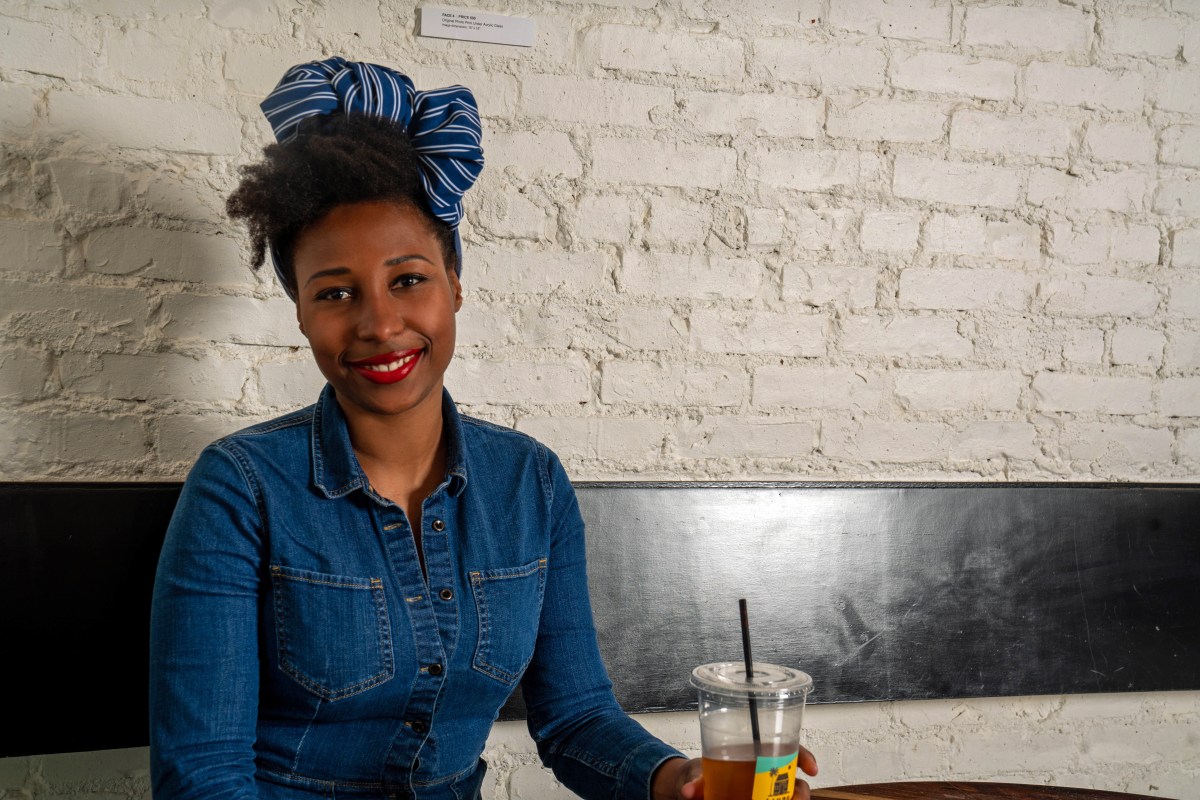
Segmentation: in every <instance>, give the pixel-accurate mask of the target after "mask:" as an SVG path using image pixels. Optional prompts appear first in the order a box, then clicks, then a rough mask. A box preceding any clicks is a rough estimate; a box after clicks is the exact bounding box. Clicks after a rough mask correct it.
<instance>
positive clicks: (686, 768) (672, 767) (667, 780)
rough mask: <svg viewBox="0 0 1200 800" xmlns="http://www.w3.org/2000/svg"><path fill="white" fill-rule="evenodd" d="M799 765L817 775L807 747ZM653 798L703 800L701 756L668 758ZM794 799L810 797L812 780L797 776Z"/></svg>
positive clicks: (657, 774)
mask: <svg viewBox="0 0 1200 800" xmlns="http://www.w3.org/2000/svg"><path fill="white" fill-rule="evenodd" d="M796 763H797V765H798V766H799V767H800V769H801V770H802V771H803V772H804V774H806V775H816V774H817V759H816V758H815V757H814V756H813V754H812V753H810V752H809V751H808V749H807V748H805V747H801V748H800V755H799V756H798V757H797V760H796ZM651 784H652V790H653V800H703V797H704V778H703V776H702V775H701V774H700V759H698V758H693V759H691V760H685V759H682V758H672V759H670V760H668V761H664V762H663V763H662V764H661V765H660V766H659V768H658V770H656V771H655V773H654V778H653V780H652V782H651ZM792 800H808V781H805V780H803V779H801V778H797V779H796V790H795V792H793V794H792Z"/></svg>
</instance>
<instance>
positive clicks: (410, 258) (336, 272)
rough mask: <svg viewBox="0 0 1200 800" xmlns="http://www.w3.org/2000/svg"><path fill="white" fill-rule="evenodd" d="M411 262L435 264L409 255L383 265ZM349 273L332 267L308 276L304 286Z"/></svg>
mask: <svg viewBox="0 0 1200 800" xmlns="http://www.w3.org/2000/svg"><path fill="white" fill-rule="evenodd" d="M409 261H424V262H425V263H427V264H431V265H432V264H433V262H432V261H430V260H429V259H428V258H426V257H425V256H420V255H416V254H413V255H409V256H397V257H395V258H389V259H388V260H387V261H385V262H383V265H384V266H385V267H396V266H399V265H401V264H406V263H408V262H409ZM349 272H350V268H349V267H330V268H329V269H319V270H317V271H316V272H314V273H313V274H312V275H309V276H308V280H306V281H305V282H304V285H305V286H308V285H309V284H310V283H312V282H313V281H315V280H316V279H317V278H328V277H330V276H334V275H346V274H347V273H349Z"/></svg>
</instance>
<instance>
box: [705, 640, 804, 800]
mask: <svg viewBox="0 0 1200 800" xmlns="http://www.w3.org/2000/svg"><path fill="white" fill-rule="evenodd" d="M692 685H693V686H695V687H696V688H697V689H699V690H700V745H701V748H702V752H701V756H702V758H703V769H704V800H791V797H792V792H793V791H794V790H795V788H796V756H797V754H798V753H799V751H800V725H801V722H802V720H803V717H804V701H805V699H806V698H807V697H808V693H809V691H810V690H811V689H812V678H810V677H809V676H808V675H806V674H805V673H803V672H800V671H799V670H795V669H790V668H788V667H781V666H778V665H777V664H762V663H757V662H756V663H755V664H754V674H753V676H752V677H751V678H750V679H749V680H747V678H746V665H745V664H744V663H742V662H725V663H719V664H705V665H704V666H701V667H696V668H695V669H694V670H692ZM752 720H753V721H754V722H757V725H755V724H754V722H752ZM755 728H757V741H756V738H755V737H756V734H755Z"/></svg>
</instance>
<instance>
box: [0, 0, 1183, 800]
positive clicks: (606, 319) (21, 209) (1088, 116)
mask: <svg viewBox="0 0 1200 800" xmlns="http://www.w3.org/2000/svg"><path fill="white" fill-rule="evenodd" d="M285 6H286V4H280V3H274V2H272V3H265V4H257V5H256V4H247V3H244V2H238V1H237V0H214V2H211V3H208V4H207V5H206V6H205V7H204V8H202V9H201V10H200V11H198V12H197V13H195V14H182V13H178V11H177V10H176V9H173V8H172V7H171V4H169V3H167V4H163V3H159V4H149V3H145V2H140V1H139V0H97V2H95V3H90V4H70V3H66V2H62V0H54V1H53V2H45V3H37V4H15V5H14V4H9V6H8V7H6V8H4V9H3V10H0V43H2V46H0V138H2V139H3V148H4V158H3V160H0V252H3V256H2V257H0V412H3V414H2V420H3V421H0V479H4V480H38V479H80V480H97V479H103V480H108V479H130V480H146V479H177V478H179V477H181V476H182V475H183V474H184V473H185V471H186V469H187V468H188V465H189V464H190V462H191V460H192V459H193V458H194V457H195V454H196V453H197V452H198V451H199V450H200V449H201V448H202V447H203V446H204V444H205V443H206V442H208V441H211V440H212V439H213V438H216V437H218V436H220V435H223V434H224V433H226V432H228V431H230V430H234V429H236V428H239V427H242V426H244V425H247V424H250V423H252V422H255V421H258V420H261V419H266V418H269V417H271V416H272V415H274V414H277V413H280V412H282V411H285V410H289V409H293V408H297V407H299V406H301V405H304V404H306V403H309V402H311V401H312V399H313V397H314V396H315V394H316V392H317V391H318V390H319V388H320V386H321V385H322V378H321V376H320V373H319V372H318V371H317V370H316V368H315V367H314V366H313V365H312V364H311V363H310V359H309V357H308V356H307V354H306V353H305V349H304V345H305V342H304V340H303V338H302V337H301V336H300V335H299V332H298V330H297V328H296V323H295V319H294V316H293V314H292V310H291V308H290V305H289V304H288V302H287V301H286V299H284V298H283V296H282V293H281V292H280V290H279V289H278V287H276V286H275V282H274V279H273V277H271V276H270V271H269V269H268V270H266V271H265V272H264V273H262V274H260V275H258V276H255V275H254V274H253V273H251V272H250V271H248V270H247V269H246V268H245V266H244V265H245V260H246V253H245V248H244V242H245V233H244V231H243V230H241V229H240V228H239V227H238V226H237V225H234V224H232V223H230V222H229V220H227V219H226V218H225V216H224V211H223V203H224V197H225V196H226V195H227V194H228V192H229V190H230V189H231V188H232V187H233V185H235V182H236V179H237V169H238V167H239V166H241V165H243V164H245V163H247V162H248V161H250V160H251V159H253V158H254V157H255V156H256V154H257V153H258V152H259V150H260V148H261V146H262V145H263V144H264V143H265V142H266V141H267V139H268V137H269V129H268V127H267V126H266V124H265V123H264V121H263V120H262V119H261V116H260V115H259V113H258V110H257V102H258V101H259V100H260V99H261V96H262V94H263V93H265V92H266V91H268V90H269V89H270V88H271V87H272V86H273V85H274V83H275V81H276V80H278V78H279V76H280V74H281V73H282V71H283V70H284V69H285V68H286V67H287V66H289V65H290V64H292V63H294V62H296V61H298V60H301V59H304V58H309V57H315V56H319V55H323V54H330V53H334V52H337V53H344V54H346V55H348V56H350V57H354V58H359V59H362V60H368V61H376V62H379V63H386V64H395V65H397V66H401V67H402V68H405V69H407V71H409V72H410V73H411V74H412V75H413V76H414V78H415V80H416V81H417V84H418V85H419V86H421V87H428V86H438V85H446V84H449V83H456V82H461V83H464V84H466V85H468V86H471V87H472V88H474V89H475V90H476V92H477V96H478V98H479V102H480V108H481V111H482V114H483V116H484V121H485V129H486V130H485V139H484V141H485V148H486V151H487V158H488V168H487V169H486V170H485V173H484V177H483V179H482V180H481V181H480V184H479V186H478V187H477V189H475V190H473V191H472V192H471V193H470V194H468V196H467V200H466V207H467V217H468V221H467V224H466V225H465V226H464V229H463V233H464V237H465V242H466V257H465V273H464V286H465V288H466V291H467V296H466V305H465V307H464V309H463V311H462V312H461V314H460V316H459V319H458V323H459V345H460V347H459V357H458V359H456V362H455V364H454V365H453V366H452V368H451V373H450V375H449V377H448V382H449V385H450V386H451V388H452V390H453V391H454V392H455V394H456V397H457V398H458V399H459V400H460V402H462V403H463V404H464V407H465V408H466V409H467V410H469V411H470V412H472V413H476V414H479V415H481V416H484V417H487V418H489V419H494V420H497V421H500V422H502V423H503V424H508V425H515V426H516V427H518V428H519V429H521V430H525V431H528V432H530V433H532V434H534V435H536V436H538V437H541V438H543V439H544V440H546V441H547V442H548V443H549V444H550V445H551V446H553V447H554V448H555V449H556V450H557V451H558V452H559V453H560V454H561V455H562V457H563V459H564V461H565V463H566V465H567V468H568V470H569V471H570V473H571V474H572V476H574V477H577V478H615V479H630V478H637V477H645V478H657V479H666V480H683V479H693V478H694V479H762V478H764V477H769V478H780V479H833V480H881V479H897V480H904V479H922V480H925V479H929V480H1002V479H1010V480H1062V479H1076V480H1142V481H1157V480H1179V481H1194V480H1196V476H1197V475H1200V136H1198V134H1197V131H1198V130H1200V68H1198V67H1197V66H1196V64H1197V63H1198V62H1200V4H1197V2H1196V0H1173V1H1170V0H1162V1H1161V2H1159V1H1158V0H1144V1H1143V0H1129V1H1128V2H1111V3H1110V2H1103V3H1096V2H1085V3H1082V4H1075V5H1069V4H1063V3H1057V2H1052V1H1051V0H1031V2H1028V3H1015V4H1014V3H1009V2H1001V1H1000V0H980V1H979V2H975V1H974V0H971V2H968V1H967V0H671V1H670V2H668V0H598V1H597V2H584V0H544V2H539V3H535V4H532V5H530V4H526V5H525V6H522V7H521V8H516V7H509V6H505V5H503V4H497V3H495V2H493V1H492V0H484V2H483V4H482V6H480V7H481V8H485V9H488V10H493V11H497V12H500V13H517V14H529V15H532V16H535V17H537V22H538V30H539V33H538V40H537V44H536V45H535V47H533V48H529V49H525V48H508V47H504V46H501V45H481V44H473V43H466V42H453V41H447V40H426V39H421V38H419V37H416V36H415V35H414V30H415V26H414V24H413V14H414V12H415V9H416V7H417V3H416V2H415V0H400V1H399V2H396V3H389V4H384V5H383V6H380V5H379V4H378V3H376V2H374V0H346V2H339V3H329V4H300V5H297V6H296V7H295V8H292V7H290V6H288V7H286V8H285ZM397 54H401V55H397ZM810 719H811V720H812V726H811V733H810V744H813V745H814V746H816V748H817V749H818V750H819V752H820V753H821V754H822V775H821V778H820V779H819V781H818V784H819V785H831V784H833V783H839V782H841V783H850V782H855V781H862V780H869V779H871V778H873V777H878V778H880V779H884V778H888V779H892V778H903V777H910V778H919V777H965V778H971V779H987V778H993V779H995V778H1000V779H1014V780H1019V781H1022V782H1031V783H1067V784H1070V783H1073V784H1076V785H1083V786H1095V787H1098V788H1109V789H1118V790H1127V791H1131V792H1140V793H1149V794H1161V795H1166V796H1172V797H1176V798H1182V799H1183V800H1200V793H1197V791H1196V786H1197V785H1200V781H1198V780H1197V776H1196V774H1195V767H1194V765H1195V764H1196V763H1197V761H1198V760H1200V754H1197V753H1196V752H1195V742H1194V737H1193V738H1192V739H1188V737H1187V735H1186V734H1185V733H1182V732H1183V731H1190V730H1191V729H1193V728H1195V727H1196V726H1197V725H1200V699H1197V696H1196V693H1177V694H1171V695H1155V696H1153V697H1151V696H1139V695H1128V696H1121V697H1103V696H1089V697H1070V698H1041V699H1037V698H1011V699H1008V700H997V701H945V702H930V703H904V704H882V705H880V704H873V705H869V706H864V707H861V708H847V707H842V706H837V707H826V708H817V709H814V710H813V714H812V715H811V717H810ZM644 720H645V721H646V722H647V724H649V725H651V726H652V727H653V726H659V727H658V728H657V729H659V730H663V731H666V732H667V733H669V734H670V736H671V737H672V738H673V739H674V740H676V741H677V742H678V743H679V744H682V745H684V746H691V747H692V748H693V749H695V748H696V747H697V746H698V743H697V742H696V741H695V731H694V720H692V718H691V716H690V715H667V716H666V717H660V716H649V717H646V718H644ZM671 720H675V721H674V722H671ZM680 720H682V722H681V721H680ZM493 741H494V744H493V755H492V766H493V768H494V769H493V770H492V771H491V773H490V778H489V784H488V789H487V794H488V796H489V800H493V798H494V800H543V798H550V797H556V796H559V795H560V794H561V792H562V790H561V787H557V785H556V784H554V783H553V781H551V780H548V779H547V777H546V775H545V773H544V772H543V771H542V769H541V767H540V766H538V765H537V761H536V756H535V755H534V753H533V751H532V748H531V745H530V744H529V743H528V740H527V737H526V736H525V734H524V732H523V730H522V729H521V726H512V725H501V726H498V728H497V733H496V735H495V737H494V739H493ZM997 742H1003V744H1004V745H1005V746H1004V748H997V747H996V743H997ZM1189 748H1190V749H1189ZM144 770H145V753H144V751H141V750H138V751H116V752H113V753H106V754H85V755H80V756H44V757H38V758H37V759H34V760H32V761H25V760H22V761H19V762H14V761H12V760H2V759H0V797H5V796H8V795H11V794H12V793H13V792H17V796H24V795H27V794H33V795H37V796H39V797H46V798H47V800H58V799H59V798H67V797H77V796H84V795H87V796H92V795H95V796H100V795H103V796H104V797H105V798H106V800H109V798H112V800H118V799H119V800H132V799H133V798H137V799H138V800H141V799H142V798H145V797H147V796H148V789H147V787H146V779H145V777H144V776H145V772H144ZM129 776H132V777H129ZM6 793H7V794H6Z"/></svg>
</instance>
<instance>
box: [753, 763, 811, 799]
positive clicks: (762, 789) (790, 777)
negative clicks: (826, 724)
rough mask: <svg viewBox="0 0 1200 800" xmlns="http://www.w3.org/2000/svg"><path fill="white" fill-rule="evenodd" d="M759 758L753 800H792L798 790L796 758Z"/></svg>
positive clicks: (755, 773) (755, 771)
mask: <svg viewBox="0 0 1200 800" xmlns="http://www.w3.org/2000/svg"><path fill="white" fill-rule="evenodd" d="M798 755H799V752H796V753H792V754H791V755H787V756H759V757H758V759H757V761H755V763H754V789H753V790H752V792H751V795H750V798H751V800H791V798H792V792H793V791H795V789H796V756H798Z"/></svg>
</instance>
